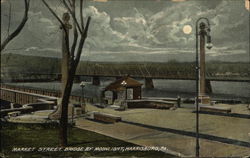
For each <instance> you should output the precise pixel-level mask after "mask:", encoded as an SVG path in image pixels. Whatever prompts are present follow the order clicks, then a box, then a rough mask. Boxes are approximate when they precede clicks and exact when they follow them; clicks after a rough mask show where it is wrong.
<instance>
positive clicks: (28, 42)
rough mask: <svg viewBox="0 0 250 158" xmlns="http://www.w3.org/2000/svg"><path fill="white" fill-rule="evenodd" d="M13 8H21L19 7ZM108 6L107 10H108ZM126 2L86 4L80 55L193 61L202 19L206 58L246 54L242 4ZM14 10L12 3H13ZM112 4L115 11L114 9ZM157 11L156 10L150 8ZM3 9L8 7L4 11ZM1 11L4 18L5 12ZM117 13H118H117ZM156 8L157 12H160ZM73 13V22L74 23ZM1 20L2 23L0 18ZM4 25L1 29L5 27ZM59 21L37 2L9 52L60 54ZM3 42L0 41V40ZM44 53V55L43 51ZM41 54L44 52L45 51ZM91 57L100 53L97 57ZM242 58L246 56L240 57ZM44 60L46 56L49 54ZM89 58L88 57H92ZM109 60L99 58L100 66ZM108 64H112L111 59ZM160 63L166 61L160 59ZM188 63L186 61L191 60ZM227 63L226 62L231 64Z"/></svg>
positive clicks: (56, 7)
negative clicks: (206, 27) (207, 30)
mask: <svg viewBox="0 0 250 158" xmlns="http://www.w3.org/2000/svg"><path fill="white" fill-rule="evenodd" d="M15 3H18V4H21V2H20V1H16V2H15ZM111 3H112V5H111ZM126 3H127V2H125V1H119V5H121V6H122V7H119V5H118V4H116V3H114V2H113V1H108V3H96V2H93V1H90V2H89V3H86V5H85V8H84V18H85V19H86V18H87V16H91V17H92V20H91V23H90V28H89V33H88V38H87V40H86V43H85V45H84V49H85V50H88V52H89V53H90V55H91V53H92V54H93V56H94V54H95V55H97V57H94V58H95V59H97V58H98V57H100V60H101V57H103V56H105V54H106V53H107V54H108V55H111V57H112V58H119V56H121V54H123V55H122V56H124V54H130V57H131V56H132V55H131V54H133V53H134V55H141V56H143V54H146V55H148V56H150V57H152V56H153V55H155V56H156V57H152V58H154V59H156V58H158V60H159V61H160V60H162V58H163V56H164V55H166V56H167V55H171V58H172V57H174V56H175V57H176V58H178V59H179V56H180V55H178V53H179V54H181V55H183V54H185V57H187V56H188V55H191V56H192V53H194V48H195V22H196V20H197V19H198V18H199V17H207V18H208V19H209V20H210V22H211V24H212V25H211V35H212V43H213V45H214V46H215V47H214V48H213V49H212V50H209V51H207V55H208V56H213V57H216V56H222V55H223V56H226V55H242V54H246V53H247V51H248V50H247V49H248V45H249V37H248V34H249V17H248V15H249V12H248V11H247V10H246V9H245V4H244V1H243V0H242V3H240V2H239V1H226V0H221V1H211V2H210V1H186V2H181V3H174V2H171V1H168V2H166V1H159V2H154V1H152V2H151V1H150V2H148V1H147V3H143V5H142V3H139V2H138V4H139V5H138V4H137V2H136V1H135V3H134V5H132V3H131V4H130V5H128V6H132V7H123V6H124V5H125V4H126ZM13 4H14V3H13ZM50 4H51V6H52V8H53V9H54V10H56V12H57V13H58V15H59V17H61V16H62V14H63V13H64V12H65V11H66V10H65V8H63V7H62V5H61V4H60V3H56V2H55V1H51V2H50ZM113 4H114V5H113ZM156 5H161V6H160V7H158V8H157V7H155V6H156ZM6 8H7V7H6ZM6 8H5V9H4V10H3V15H4V14H6V13H7V12H8V9H6ZM117 8H119V10H118V9H117ZM159 8H160V9H159ZM21 11H22V10H21V9H20V8H19V9H18V11H17V12H15V13H14V15H17V16H14V15H13V26H16V25H14V24H16V23H18V20H19V19H20V16H21V15H22V14H18V13H21ZM78 14H79V12H77V17H79V15H78ZM3 15H1V17H4V16H3ZM6 20H8V19H6V18H5V19H4V23H3V24H2V28H4V27H6V24H7V22H6ZM185 25H190V26H192V28H193V32H192V33H191V34H189V35H186V34H184V33H183V31H182V29H183V27H184V26H185ZM59 26H60V25H59V23H58V21H57V20H56V19H55V18H54V17H53V16H52V15H51V13H50V12H49V11H48V9H47V8H45V7H44V6H43V4H42V3H41V2H40V1H39V2H36V4H32V8H31V10H30V12H29V20H28V22H27V24H26V26H25V28H24V30H23V31H22V33H21V34H20V36H18V38H17V40H14V41H13V42H12V43H11V44H10V47H17V48H19V47H24V46H25V48H27V49H24V50H26V51H25V53H28V52H31V51H33V52H34V53H35V51H37V53H45V52H46V51H52V52H56V50H60V49H61V30H60V29H59ZM1 36H2V35H1ZM43 48H44V49H43ZM45 48H46V49H45ZM94 52H103V54H102V55H100V54H98V53H94ZM244 52H245V53H244ZM48 54H49V53H48ZM91 58H92V57H91ZM105 59H108V57H105V58H104V57H103V60H105ZM110 59H111V58H110ZM164 59H165V58H164ZM191 59H192V57H190V60H191ZM230 60H231V58H230Z"/></svg>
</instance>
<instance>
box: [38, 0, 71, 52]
mask: <svg viewBox="0 0 250 158" xmlns="http://www.w3.org/2000/svg"><path fill="white" fill-rule="evenodd" d="M42 1H43V3H44V5H45V6H46V7H47V8H48V9H49V11H50V12H51V13H52V14H53V16H54V17H55V18H56V19H57V20H58V22H59V23H60V24H61V27H62V29H63V30H64V32H65V34H66V36H65V42H66V48H67V52H70V50H69V36H68V31H67V29H66V26H65V25H64V23H63V22H62V20H61V19H60V18H59V17H58V16H57V15H56V13H55V12H54V10H53V9H52V8H51V7H50V6H49V5H48V3H47V2H46V0H42Z"/></svg>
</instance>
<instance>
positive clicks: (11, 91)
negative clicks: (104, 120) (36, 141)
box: [0, 84, 93, 105]
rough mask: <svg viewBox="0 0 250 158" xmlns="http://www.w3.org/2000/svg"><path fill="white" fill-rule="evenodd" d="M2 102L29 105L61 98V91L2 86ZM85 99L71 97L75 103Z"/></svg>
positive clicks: (0, 90) (89, 99) (90, 100)
mask: <svg viewBox="0 0 250 158" xmlns="http://www.w3.org/2000/svg"><path fill="white" fill-rule="evenodd" d="M0 93H1V96H0V98H1V99H2V100H6V101H8V102H12V103H17V104H21V105H23V104H28V103H36V102H37V99H39V98H48V97H51V98H60V96H61V93H60V91H56V90H44V89H35V88H28V87H18V86H13V85H5V84H2V85H1V88H0ZM84 99H85V101H86V102H92V101H93V99H92V98H84ZM84 99H83V98H82V97H81V96H75V95H71V96H70V100H71V101H74V102H78V103H81V102H84Z"/></svg>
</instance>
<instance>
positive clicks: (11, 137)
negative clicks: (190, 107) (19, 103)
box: [0, 122, 173, 158]
mask: <svg viewBox="0 0 250 158" xmlns="http://www.w3.org/2000/svg"><path fill="white" fill-rule="evenodd" d="M0 133H1V155H0V157H10V158H15V157H16V158H17V157H18V158H20V157H30V158H31V157H32V158H35V157H39V158H40V157H46V158H47V157H49V158H50V157H51V158H52V157H53V158H54V157H68V158H69V157H89V156H91V157H92V156H94V157H112V156H115V157H117V156H119V157H173V156H172V155H168V154H165V153H163V152H158V151H132V152H131V151H124V152H122V151H93V148H92V149H91V150H90V151H73V152H69V151H67V152H66V151H50V152H48V151H46V152H45V151H38V150H39V148H40V147H46V148H47V149H49V148H48V147H53V148H55V147H57V146H58V125H42V124H41V125H37V124H13V123H5V122H4V123H3V122H1V132H0ZM68 135H69V136H68V138H69V139H68V142H69V146H70V147H81V149H86V147H135V146H136V145H134V144H131V143H127V142H124V141H120V140H118V139H114V138H111V137H107V136H103V135H100V134H97V133H94V132H89V131H86V130H82V129H78V128H75V127H69V133H68ZM24 147H26V149H27V148H29V147H31V148H35V149H34V151H16V152H14V151H12V150H13V149H14V148H16V149H20V148H24ZM74 149H76V148H74Z"/></svg>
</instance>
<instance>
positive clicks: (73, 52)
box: [71, 0, 78, 61]
mask: <svg viewBox="0 0 250 158" xmlns="http://www.w3.org/2000/svg"><path fill="white" fill-rule="evenodd" d="M72 12H73V16H75V0H72ZM73 32H74V39H73V43H72V46H71V60H72V61H73V60H74V54H75V48H76V45H77V39H78V31H77V29H76V25H75V23H73Z"/></svg>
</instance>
